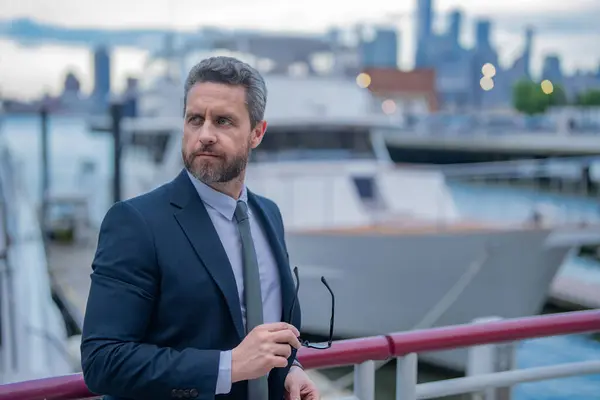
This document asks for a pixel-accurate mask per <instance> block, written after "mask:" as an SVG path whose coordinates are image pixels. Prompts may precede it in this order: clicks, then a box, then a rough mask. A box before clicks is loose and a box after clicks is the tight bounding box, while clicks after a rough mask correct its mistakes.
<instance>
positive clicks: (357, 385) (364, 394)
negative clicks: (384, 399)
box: [354, 360, 375, 400]
mask: <svg viewBox="0 0 600 400" xmlns="http://www.w3.org/2000/svg"><path fill="white" fill-rule="evenodd" d="M354 396H355V397H356V398H357V399H360V400H374V399H375V361H372V360H370V361H365V362H364V363H362V364H356V365H355V366H354Z"/></svg>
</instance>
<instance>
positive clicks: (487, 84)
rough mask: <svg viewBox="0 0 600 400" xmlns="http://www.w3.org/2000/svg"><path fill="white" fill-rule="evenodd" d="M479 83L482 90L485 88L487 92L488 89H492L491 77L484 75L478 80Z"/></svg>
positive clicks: (492, 81)
mask: <svg viewBox="0 0 600 400" xmlns="http://www.w3.org/2000/svg"><path fill="white" fill-rule="evenodd" d="M479 85H480V86H481V88H482V89H483V90H485V91H486V92H487V91H488V90H492V89H493V88H494V80H493V79H492V78H489V77H487V76H484V77H483V78H481V80H480V81H479Z"/></svg>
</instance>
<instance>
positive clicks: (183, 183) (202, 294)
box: [81, 57, 319, 400]
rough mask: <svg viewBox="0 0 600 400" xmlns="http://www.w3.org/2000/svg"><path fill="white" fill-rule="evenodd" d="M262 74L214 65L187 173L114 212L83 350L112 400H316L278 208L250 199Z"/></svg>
mask: <svg viewBox="0 0 600 400" xmlns="http://www.w3.org/2000/svg"><path fill="white" fill-rule="evenodd" d="M266 99H267V92H266V87H265V83H264V81H263V79H262V77H261V76H260V74H259V73H258V72H257V71H256V70H254V69H253V68H251V67H250V66H248V65H247V64H245V63H243V62H241V61H239V60H236V59H234V58H229V57H215V58H210V59H207V60H204V61H202V62H200V63H199V64H198V65H196V66H195V67H194V68H193V69H192V70H191V71H190V73H189V76H188V78H187V81H186V84H185V104H184V125H183V140H182V157H183V161H184V165H185V169H184V170H182V172H181V173H180V174H179V176H177V177H176V178H175V179H174V180H173V181H171V182H170V183H167V184H166V185H164V186H161V187H159V188H157V189H155V190H154V191H152V192H150V193H146V194H144V195H142V196H139V197H136V198H133V199H130V200H127V201H124V202H119V203H116V204H115V205H113V206H112V207H111V208H110V210H109V211H108V212H107V214H106V216H105V218H104V221H103V222H102V226H101V229H100V236H99V239H98V249H97V251H96V255H95V258H94V262H93V266H92V268H93V273H92V275H91V278H92V283H91V288H90V294H89V298H88V304H87V309H86V315H85V321H84V328H83V338H82V344H81V355H82V367H83V376H84V378H85V382H86V384H87V385H88V387H89V388H90V390H91V391H93V392H94V393H98V394H102V395H107V396H108V397H107V398H108V399H139V400H146V399H167V398H197V399H212V398H214V397H215V396H216V397H218V398H228V399H240V400H242V399H243V400H267V399H268V400H281V399H283V398H284V397H286V398H288V399H290V400H300V399H302V400H316V399H318V398H319V394H318V392H317V389H316V388H315V386H314V384H313V383H312V382H311V380H310V379H309V377H308V376H307V374H306V373H305V372H304V371H303V370H302V367H301V366H300V365H299V363H297V361H296V360H295V355H296V351H297V349H298V348H299V347H300V343H299V341H298V337H299V332H298V329H297V328H296V327H299V326H300V311H299V309H298V308H297V307H296V308H295V309H294V310H295V312H294V315H293V316H292V320H291V321H286V320H285V319H287V318H289V317H285V316H286V315H288V316H289V313H290V312H291V308H292V302H293V300H294V295H295V293H294V282H293V278H292V276H291V271H290V267H289V261H288V255H287V250H286V247H285V240H284V227H283V222H282V218H281V214H280V212H279V209H278V207H277V206H276V205H275V203H273V202H272V201H270V200H268V199H266V198H264V197H260V196H258V195H256V194H253V193H252V192H250V191H249V190H247V189H246V187H245V186H244V176H245V169H246V164H247V162H248V157H249V153H250V151H251V149H253V148H256V147H257V146H258V145H259V144H260V142H261V140H262V138H263V136H264V134H265V131H266V127H267V124H266V122H265V121H264V112H265V106H266Z"/></svg>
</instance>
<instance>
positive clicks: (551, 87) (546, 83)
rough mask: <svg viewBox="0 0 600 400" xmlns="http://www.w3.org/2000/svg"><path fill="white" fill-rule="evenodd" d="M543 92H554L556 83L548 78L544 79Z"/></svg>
mask: <svg viewBox="0 0 600 400" xmlns="http://www.w3.org/2000/svg"><path fill="white" fill-rule="evenodd" d="M541 86H542V92H544V93H545V94H552V92H554V85H553V84H552V82H550V81H549V80H548V79H546V80H543V81H542V84H541Z"/></svg>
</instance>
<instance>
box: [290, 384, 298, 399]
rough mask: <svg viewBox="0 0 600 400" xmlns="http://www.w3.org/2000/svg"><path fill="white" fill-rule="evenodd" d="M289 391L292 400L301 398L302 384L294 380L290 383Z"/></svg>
mask: <svg viewBox="0 0 600 400" xmlns="http://www.w3.org/2000/svg"><path fill="white" fill-rule="evenodd" d="M288 393H289V395H290V400H300V385H299V384H298V383H296V382H295V381H294V380H292V383H290V386H289V388H288Z"/></svg>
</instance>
